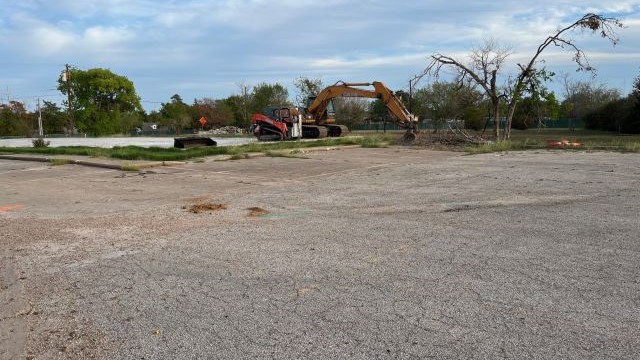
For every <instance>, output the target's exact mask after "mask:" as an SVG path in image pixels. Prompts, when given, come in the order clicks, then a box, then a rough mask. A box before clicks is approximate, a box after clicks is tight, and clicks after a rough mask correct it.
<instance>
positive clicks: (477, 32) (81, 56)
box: [0, 0, 640, 111]
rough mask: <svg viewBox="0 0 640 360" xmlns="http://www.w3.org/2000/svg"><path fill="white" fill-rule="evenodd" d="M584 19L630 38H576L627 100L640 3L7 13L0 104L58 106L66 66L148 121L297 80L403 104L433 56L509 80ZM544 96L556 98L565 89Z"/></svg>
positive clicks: (565, 62) (287, 4) (75, 1)
mask: <svg viewBox="0 0 640 360" xmlns="http://www.w3.org/2000/svg"><path fill="white" fill-rule="evenodd" d="M586 13H597V14H601V15H605V16H607V17H615V18H618V19H620V20H621V21H622V23H623V24H624V25H625V27H624V28H622V29H618V30H617V34H618V36H619V38H620V42H619V43H618V45H616V46H613V45H612V44H611V43H610V42H608V41H606V40H605V39H602V38H600V37H599V36H598V35H593V34H591V33H590V32H584V31H574V32H571V33H570V35H569V36H568V37H569V38H570V39H572V40H574V41H575V42H576V44H578V45H579V46H580V47H581V48H583V50H584V51H585V53H586V54H587V56H588V57H589V60H590V63H591V65H592V66H593V67H594V68H596V69H597V77H596V78H595V79H593V81H595V82H597V83H598V84H604V85H606V86H608V87H610V88H616V89H619V90H620V91H621V93H622V94H623V95H625V94H627V93H629V91H630V90H631V87H632V85H633V80H634V78H635V77H636V76H638V75H640V0H639V1H608V0H597V1H594V0H582V1H565V0H537V1H534V2H531V1H527V2H520V1H501V0H494V1H485V0H477V1H472V0H458V1H451V0H450V1H444V0H434V1H428V0H423V1H420V0H405V1H389V0H360V1H342V0H324V1H318V0H273V1H268V0H56V1H50V0H19V1H16V0H0V100H2V102H5V103H6V102H7V100H8V99H10V100H18V101H21V102H23V103H25V104H26V105H27V106H28V107H29V108H33V107H34V106H35V104H36V102H37V99H38V98H40V99H41V100H47V101H53V102H56V103H58V104H61V103H62V95H61V94H60V92H59V91H57V90H56V86H57V79H58V76H59V75H60V73H61V72H62V70H63V69H64V66H65V64H69V65H72V66H75V67H77V68H79V69H82V70H87V69H91V68H106V69H110V70H111V71H112V72H114V73H115V74H118V75H121V76H126V77H127V78H128V79H129V80H131V81H132V82H133V83H134V85H135V88H136V91H137V93H138V95H139V96H140V97H141V100H142V106H143V107H144V108H145V109H146V110H147V111H151V110H155V109H158V108H159V107H160V106H161V103H163V102H165V103H166V102H169V101H170V98H171V96H172V95H174V94H178V95H180V96H181V97H182V98H183V99H184V100H185V102H187V103H191V102H193V100H194V99H196V98H197V99H201V98H226V97H228V96H230V95H234V94H239V93H240V89H241V87H242V86H243V85H245V86H249V87H252V86H255V85H257V84H260V83H263V82H266V83H270V84H273V83H280V84H282V85H283V86H285V87H287V88H288V89H289V95H290V98H291V99H292V100H293V99H295V95H296V89H295V86H294V85H293V84H294V81H295V80H296V79H298V78H299V77H308V78H313V79H321V80H322V82H323V83H324V84H325V85H331V84H333V83H335V82H336V81H339V80H342V81H346V82H372V81H382V82H383V83H385V84H386V85H387V86H388V87H390V88H391V89H392V90H407V91H408V89H409V80H410V79H412V78H413V77H414V76H415V75H417V74H420V73H421V72H422V71H423V70H424V68H425V67H426V66H427V65H428V63H429V58H430V55H432V54H434V53H436V52H437V53H441V54H444V55H449V56H452V57H454V58H456V59H458V60H460V61H463V62H464V61H465V59H467V57H468V54H469V52H470V51H471V50H472V49H474V48H477V47H478V46H480V45H481V44H482V42H483V41H485V40H488V39H493V40H494V41H496V42H497V43H498V44H500V46H503V47H509V48H510V49H511V50H512V55H511V56H510V57H509V58H508V59H507V65H506V66H505V68H504V71H503V74H504V76H505V77H506V76H508V75H510V74H511V75H512V74H515V73H516V69H517V67H516V66H517V63H519V62H520V63H522V62H525V61H527V59H529V58H531V56H532V55H533V54H534V53H535V50H536V48H537V47H538V45H539V44H540V43H541V42H542V41H543V40H544V39H545V38H546V37H547V36H549V35H552V34H554V33H555V32H556V31H557V30H558V29H560V28H561V27H564V26H566V25H568V24H571V23H573V22H574V21H576V20H577V19H579V18H580V17H581V16H583V15H584V14H586ZM572 55H573V54H572V53H571V52H569V51H566V50H562V49H560V48H555V47H553V48H549V49H548V51H547V52H545V53H544V56H543V58H544V59H545V60H546V61H545V64H544V65H545V66H546V68H547V69H548V70H550V71H553V72H555V73H556V74H568V75H569V76H570V77H571V78H572V79H575V80H582V81H591V80H592V79H591V76H590V75H588V74H582V73H576V72H575V69H576V66H575V64H573V63H572ZM504 79H505V78H504V77H503V79H502V81H504ZM445 80H446V79H445ZM432 81H433V79H430V78H423V79H422V80H420V82H419V83H418V84H417V86H418V87H421V86H426V85H428V84H429V83H430V82H432ZM547 86H548V87H549V88H550V89H552V90H554V91H556V93H557V94H558V97H559V98H562V87H561V86H560V80H559V79H556V80H555V81H552V83H549V84H548V85H547Z"/></svg>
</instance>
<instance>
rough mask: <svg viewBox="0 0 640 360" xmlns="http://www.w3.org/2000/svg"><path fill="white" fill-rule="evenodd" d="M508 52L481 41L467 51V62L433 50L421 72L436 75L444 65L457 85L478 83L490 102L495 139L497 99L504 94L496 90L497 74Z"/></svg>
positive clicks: (497, 129)
mask: <svg viewBox="0 0 640 360" xmlns="http://www.w3.org/2000/svg"><path fill="white" fill-rule="evenodd" d="M509 55H511V49H509V48H502V47H500V46H498V45H497V43H496V42H495V41H494V40H485V41H484V43H483V44H482V46H481V47H479V48H477V49H474V50H472V51H471V54H470V55H469V59H470V61H469V62H468V64H464V63H462V62H461V61H458V60H456V59H454V58H452V57H450V56H445V55H442V54H439V53H436V54H433V55H432V56H431V63H430V64H429V66H427V68H426V69H425V72H424V73H425V74H426V75H432V76H435V77H436V78H437V77H438V76H439V75H440V72H441V71H442V70H443V69H444V68H445V67H447V68H453V69H454V70H455V71H456V72H457V74H456V81H457V82H458V84H459V85H460V86H462V85H464V84H465V83H469V82H470V83H473V84H475V85H477V86H480V87H481V88H482V89H483V91H484V93H485V95H486V96H487V97H488V98H489V101H490V102H491V117H493V119H494V122H495V126H494V130H493V135H494V136H495V137H496V138H497V137H498V136H499V135H500V101H501V100H502V99H503V98H504V97H505V95H504V94H503V93H500V89H499V88H498V85H497V77H498V73H499V71H500V68H501V67H502V65H503V64H504V62H505V60H506V59H507V57H509Z"/></svg>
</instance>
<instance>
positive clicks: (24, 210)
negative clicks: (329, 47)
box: [0, 147, 640, 359]
mask: <svg viewBox="0 0 640 360" xmlns="http://www.w3.org/2000/svg"><path fill="white" fill-rule="evenodd" d="M304 156H305V157H307V158H305V159H292V158H277V157H276V158H272V157H266V158H255V159H247V160H241V161H225V162H218V161H205V162H196V163H189V164H186V165H182V166H168V167H160V168H154V169H152V170H148V171H142V172H139V173H135V172H134V173H129V172H126V173H123V172H121V171H116V170H109V169H99V170H96V169H94V168H84V167H80V166H77V165H64V166H50V165H48V164H40V163H30V162H18V161H0V180H1V181H0V193H1V194H3V195H2V198H0V246H1V247H0V259H2V264H1V265H2V266H0V291H1V292H0V309H2V311H1V312H0V315H2V316H1V317H0V358H16V357H17V358H29V359H66V358H101V359H113V358H120V359H166V358H175V359H195V358H220V359H223V358H273V359H289V358H291V359H293V358H295V359H301V358H309V359H317V358H323V359H324V358H335V359H397V358H400V359H424V358H436V359H442V358H510V359H520V358H538V359H550V358H557V359H584V358H619V359H634V358H637V357H638V355H639V354H640V340H638V339H640V330H639V329H640V323H639V321H640V311H639V310H640V309H639V305H640V280H639V279H640V265H639V264H640V243H639V241H638V234H640V222H639V221H638V210H639V209H640V205H639V204H640V201H639V200H640V156H638V154H616V153H604V152H601V153H587V152H578V151H567V152H564V151H536V152H533V151H531V152H511V153H504V154H484V155H474V156H465V155H463V154H461V153H453V152H436V151H429V150H423V149H408V148H396V147H392V148H386V149H361V148H347V149H337V150H331V151H312V152H307V153H304ZM206 201H211V202H215V203H220V204H225V205H226V206H227V208H226V209H221V210H218V211H212V212H203V213H198V214H194V213H191V212H188V211H187V210H186V209H185V205H187V204H190V203H198V202H206ZM252 207H259V208H261V209H264V210H266V211H268V213H267V214H265V215H263V216H249V213H250V211H249V210H248V209H250V208H252ZM2 209H4V210H2Z"/></svg>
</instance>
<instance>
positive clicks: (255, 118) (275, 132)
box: [251, 107, 302, 141]
mask: <svg viewBox="0 0 640 360" xmlns="http://www.w3.org/2000/svg"><path fill="white" fill-rule="evenodd" d="M251 130H252V132H253V135H255V136H256V137H257V138H258V140H259V141H281V140H297V139H300V138H302V114H300V112H299V111H298V109H297V108H287V107H282V108H277V107H269V108H266V109H265V110H264V111H263V113H262V114H253V115H251Z"/></svg>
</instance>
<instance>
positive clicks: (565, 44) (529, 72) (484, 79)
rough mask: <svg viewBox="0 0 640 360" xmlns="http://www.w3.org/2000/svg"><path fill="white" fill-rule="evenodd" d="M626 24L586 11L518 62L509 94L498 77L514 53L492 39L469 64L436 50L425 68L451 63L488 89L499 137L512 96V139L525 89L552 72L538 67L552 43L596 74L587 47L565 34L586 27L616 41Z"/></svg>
mask: <svg viewBox="0 0 640 360" xmlns="http://www.w3.org/2000/svg"><path fill="white" fill-rule="evenodd" d="M620 27H622V23H621V22H620V21H619V20H618V19H616V18H609V17H604V16H602V15H596V14H591V13H589V14H586V15H584V16H583V17H581V18H580V19H578V20H577V21H575V22H574V23H572V24H571V25H568V26H566V27H564V28H561V29H560V30H558V31H557V32H556V33H555V34H554V35H552V36H549V37H547V38H546V39H545V40H544V41H543V42H542V43H541V44H540V45H539V46H538V48H537V50H536V52H535V54H534V55H533V57H532V58H531V59H530V61H529V62H528V63H527V64H526V65H523V64H518V66H519V68H520V71H519V73H518V75H517V76H516V77H515V79H514V81H513V85H512V87H511V93H510V94H509V95H507V94H505V93H503V94H500V93H499V89H498V87H497V86H496V78H497V75H498V72H499V71H500V68H501V66H502V65H503V63H504V61H505V60H506V58H507V57H508V56H509V55H510V53H511V52H510V51H509V50H504V49H502V50H501V49H497V47H496V46H495V43H493V42H492V41H489V42H487V41H485V45H484V46H483V47H481V48H480V49H478V50H474V51H473V52H472V53H471V55H470V59H471V61H470V62H469V64H468V65H465V64H463V63H462V62H460V61H458V60H455V59H453V58H452V57H450V56H445V55H442V54H439V53H436V54H434V55H432V56H431V62H430V63H429V65H428V66H427V67H426V69H425V74H426V75H435V76H437V75H438V74H439V73H440V71H441V70H442V69H443V68H445V67H447V68H453V69H454V70H455V71H457V75H458V81H464V80H471V81H473V82H475V83H476V84H477V85H479V86H480V87H482V88H483V89H484V92H485V94H486V95H487V96H488V97H489V99H490V101H491V105H492V117H493V118H494V120H495V122H496V127H495V128H494V136H495V137H496V138H499V135H500V133H499V131H500V130H499V127H498V125H499V119H500V118H499V116H498V115H499V111H500V101H501V100H502V99H507V98H509V103H508V108H507V116H506V123H505V133H504V139H509V137H510V135H511V123H512V119H513V114H514V112H515V108H516V104H517V102H518V100H519V99H520V97H521V96H522V94H523V92H526V91H527V90H528V89H529V88H530V87H531V86H532V85H535V84H538V83H539V82H540V80H541V78H542V79H543V78H545V77H546V76H548V74H547V73H546V71H545V70H544V69H537V68H536V65H537V64H538V63H539V61H540V60H539V57H540V55H541V54H542V53H543V52H544V50H545V49H547V47H549V46H550V45H554V46H558V47H561V48H568V49H570V50H572V51H573V53H574V56H573V61H574V62H575V63H576V64H577V65H578V70H582V71H589V72H592V73H594V74H595V69H594V68H593V67H592V66H591V65H590V63H589V61H588V59H587V57H586V55H585V53H584V51H583V50H582V49H581V48H580V47H578V46H577V45H576V44H575V42H574V41H573V40H571V39H569V38H566V37H565V35H566V34H567V33H568V32H569V31H571V30H574V29H582V30H587V31H591V32H592V33H596V32H598V33H599V34H600V36H601V37H603V38H605V39H607V40H609V41H611V42H612V43H613V44H614V45H615V44H617V43H618V37H617V35H616V33H615V29H616V28H620Z"/></svg>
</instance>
